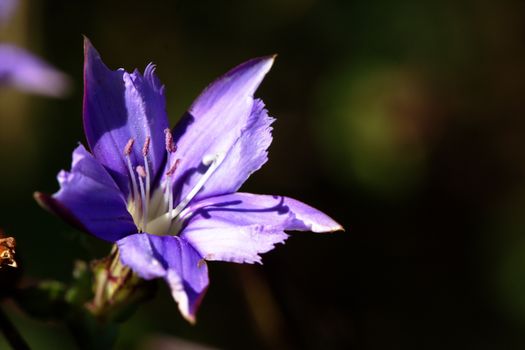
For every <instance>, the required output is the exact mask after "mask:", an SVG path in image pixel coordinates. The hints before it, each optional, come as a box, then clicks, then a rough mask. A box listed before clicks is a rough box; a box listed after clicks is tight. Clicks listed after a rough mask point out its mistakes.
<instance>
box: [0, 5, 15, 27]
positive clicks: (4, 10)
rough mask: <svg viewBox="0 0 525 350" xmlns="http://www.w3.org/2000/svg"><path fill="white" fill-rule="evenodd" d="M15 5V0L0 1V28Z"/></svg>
mask: <svg viewBox="0 0 525 350" xmlns="http://www.w3.org/2000/svg"><path fill="white" fill-rule="evenodd" d="M17 5H18V1H17V0H0V26H2V25H4V24H5V23H6V22H7V20H8V19H9V17H11V14H12V13H13V11H14V10H15V8H16V6H17Z"/></svg>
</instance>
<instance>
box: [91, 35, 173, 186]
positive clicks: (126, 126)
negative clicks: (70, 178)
mask: <svg viewBox="0 0 525 350" xmlns="http://www.w3.org/2000/svg"><path fill="white" fill-rule="evenodd" d="M84 50H85V59H84V60H85V62H84V129H85V133H86V138H87V140H88V144H89V146H90V148H91V151H92V152H93V154H94V155H95V157H96V158H97V159H98V160H99V161H100V162H101V163H102V164H103V165H104V166H105V167H106V168H107V169H108V171H109V172H110V174H111V176H112V177H113V178H114V179H115V181H116V182H117V184H118V186H119V188H120V189H121V191H122V192H123V193H125V194H128V193H129V183H130V181H129V178H128V171H127V166H126V160H125V157H124V149H125V147H126V144H127V143H128V141H129V139H130V138H133V139H134V140H135V144H134V147H133V149H132V152H131V154H130V157H131V162H132V164H133V165H134V166H137V165H143V163H144V161H143V156H142V147H143V144H144V143H145V141H146V138H147V137H150V138H151V142H150V147H149V155H148V156H149V159H150V166H151V169H152V173H153V174H155V173H156V172H157V171H158V170H159V169H160V168H161V166H162V165H163V161H164V158H165V142H164V130H165V129H166V128H168V118H167V115H166V102H165V97H164V86H163V85H162V84H161V83H160V81H159V80H158V78H157V77H156V75H155V67H154V66H153V65H149V66H148V67H147V68H146V70H145V72H144V75H142V74H140V72H138V71H135V72H133V73H131V74H130V73H128V72H126V71H125V70H123V69H118V70H116V71H111V70H109V69H108V68H107V67H106V65H105V64H104V62H102V59H101V58H100V55H99V54H98V52H97V51H96V50H95V48H94V47H93V46H92V45H91V43H90V42H89V40H88V39H85V41H84Z"/></svg>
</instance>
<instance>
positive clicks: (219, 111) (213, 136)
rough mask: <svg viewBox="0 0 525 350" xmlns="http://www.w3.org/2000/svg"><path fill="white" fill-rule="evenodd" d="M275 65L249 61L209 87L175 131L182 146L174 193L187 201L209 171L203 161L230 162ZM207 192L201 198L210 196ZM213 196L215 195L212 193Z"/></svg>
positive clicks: (269, 59)
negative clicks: (211, 158) (216, 158)
mask: <svg viewBox="0 0 525 350" xmlns="http://www.w3.org/2000/svg"><path fill="white" fill-rule="evenodd" d="M272 64H273V57H262V58H256V59H252V60H250V61H247V62H245V63H243V64H241V65H240V66H238V67H236V68H234V69H232V70H231V71H229V72H228V73H227V74H226V75H224V76H222V77H221V78H219V79H217V80H216V81H215V82H214V83H212V84H211V85H209V86H208V87H207V88H206V89H205V90H204V91H203V92H202V94H201V95H200V96H199V97H198V98H197V99H196V100H195V102H194V103H193V105H192V106H191V107H190V109H189V111H188V113H187V114H186V115H185V116H184V117H183V119H182V120H181V121H180V122H179V124H178V125H177V126H176V128H175V129H174V139H175V142H176V144H177V146H178V151H177V153H176V158H179V159H180V164H179V167H178V168H177V173H176V181H175V182H174V193H175V195H176V196H178V198H176V199H182V198H184V197H185V196H186V195H187V194H188V192H189V191H191V189H192V188H193V187H194V186H195V184H196V183H197V182H198V181H199V179H200V178H201V176H202V174H203V173H204V172H205V171H206V167H205V166H203V159H204V158H205V157H208V156H215V155H220V156H222V157H223V159H226V157H227V156H228V153H229V152H230V151H231V149H232V147H234V145H235V144H236V143H237V141H238V140H239V138H240V137H241V135H242V132H243V130H245V129H246V128H247V127H248V126H249V125H250V123H252V122H253V120H250V117H251V116H252V110H253V107H254V99H253V94H254V93H255V90H256V89H257V87H258V86H259V84H260V83H261V82H262V80H263V78H264V76H265V75H266V73H268V71H269V70H270V68H271V66H272ZM206 191H207V190H206V189H203V190H202V192H201V193H200V196H201V197H205V196H209V195H208V194H207V192H206ZM212 192H213V191H212Z"/></svg>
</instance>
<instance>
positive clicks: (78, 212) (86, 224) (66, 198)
mask: <svg viewBox="0 0 525 350" xmlns="http://www.w3.org/2000/svg"><path fill="white" fill-rule="evenodd" d="M58 181H59V183H60V190H59V191H58V192H57V193H55V194H54V195H53V196H52V197H47V196H44V195H42V194H38V195H37V198H38V199H39V202H40V203H41V204H43V205H44V206H45V207H46V208H47V209H50V210H51V211H53V212H54V213H55V214H57V215H59V216H61V217H64V219H65V220H66V221H68V222H70V223H72V224H74V226H76V227H77V228H80V229H83V230H85V231H88V232H89V233H91V234H93V235H95V236H97V237H98V238H100V239H103V240H106V241H110V242H114V241H116V240H118V239H120V238H122V237H124V236H127V235H129V234H133V233H136V232H137V228H136V227H135V224H134V222H133V218H132V217H131V215H130V214H129V212H128V211H127V209H126V201H125V199H124V197H123V196H122V193H121V192H120V190H119V188H118V187H117V185H116V184H115V182H114V181H113V179H112V178H111V177H110V176H109V174H108V173H107V171H106V170H105V169H104V167H103V166H102V165H101V164H100V163H98V161H97V160H96V159H95V158H93V156H92V155H91V154H90V153H89V152H88V151H86V149H85V148H84V146H82V145H80V146H78V147H77V148H76V149H75V151H74V152H73V163H72V167H71V172H66V171H62V172H60V173H59V175H58Z"/></svg>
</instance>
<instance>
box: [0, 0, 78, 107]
mask: <svg viewBox="0 0 525 350" xmlns="http://www.w3.org/2000/svg"><path fill="white" fill-rule="evenodd" d="M17 5H18V1H17V0H0V27H1V26H3V25H4V24H5V23H6V22H7V20H8V19H9V17H10V16H11V15H12V13H13V12H14V11H15V9H16V7H17ZM69 85H70V82H69V78H68V77H67V76H66V75H65V74H64V73H62V72H60V71H58V70H57V69H55V68H53V67H52V66H51V65H50V64H48V63H46V62H44V61H43V60H42V59H41V58H38V57H37V56H35V55H33V54H31V53H30V52H28V51H27V50H25V49H22V48H20V47H17V46H14V45H11V44H6V43H0V87H2V86H12V87H14V88H17V89H19V90H22V91H25V92H30V93H34V94H40V95H44V96H50V97H60V96H64V95H65V94H67V92H68V91H69V87H70V86H69Z"/></svg>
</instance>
